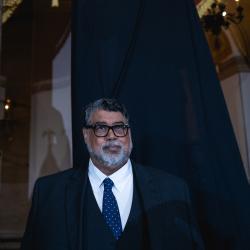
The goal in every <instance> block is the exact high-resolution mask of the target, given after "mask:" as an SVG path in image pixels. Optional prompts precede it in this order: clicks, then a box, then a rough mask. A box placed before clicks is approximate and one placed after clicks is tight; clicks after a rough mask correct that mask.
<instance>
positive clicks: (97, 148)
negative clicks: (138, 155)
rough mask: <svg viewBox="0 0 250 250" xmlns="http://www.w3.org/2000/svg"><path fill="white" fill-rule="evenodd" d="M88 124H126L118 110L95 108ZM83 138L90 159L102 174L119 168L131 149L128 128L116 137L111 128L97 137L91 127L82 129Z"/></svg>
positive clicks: (110, 172)
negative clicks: (122, 135)
mask: <svg viewBox="0 0 250 250" xmlns="http://www.w3.org/2000/svg"><path fill="white" fill-rule="evenodd" d="M90 124H91V125H95V124H102V125H103V124H105V125H108V126H113V125H118V124H127V121H126V119H125V117H124V116H123V115H122V113H120V112H109V111H105V110H97V111H95V112H94V113H93V114H92V115H91V117H90ZM83 135H84V140H85V143H86V145H87V148H88V151H89V154H90V157H91V160H92V161H93V163H94V164H95V166H96V167H98V168H99V169H100V170H101V171H102V172H103V173H104V174H106V175H110V174H112V173H114V172H115V171H117V170H118V169H119V168H121V167H122V166H123V165H124V164H125V163H126V162H127V161H128V158H129V156H130V153H131V150H132V140H131V133H130V129H129V130H128V133H127V135H126V136H124V137H117V136H115V134H114V133H113V131H112V129H110V130H109V132H108V134H107V136H105V137H97V136H96V135H95V134H94V131H93V129H85V128H84V129H83Z"/></svg>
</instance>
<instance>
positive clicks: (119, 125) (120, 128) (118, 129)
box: [113, 124, 125, 135]
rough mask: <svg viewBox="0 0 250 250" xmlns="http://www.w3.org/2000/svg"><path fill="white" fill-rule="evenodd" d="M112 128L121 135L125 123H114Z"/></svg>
mask: <svg viewBox="0 0 250 250" xmlns="http://www.w3.org/2000/svg"><path fill="white" fill-rule="evenodd" d="M113 129H114V131H115V133H116V134H118V135H123V134H124V129H125V125H124V124H117V125H114V126H113Z"/></svg>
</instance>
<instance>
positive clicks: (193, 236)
mask: <svg viewBox="0 0 250 250" xmlns="http://www.w3.org/2000/svg"><path fill="white" fill-rule="evenodd" d="M83 136H84V140H85V143H86V146H87V148H88V151H89V155H90V160H89V163H88V166H87V167H86V166H85V168H82V169H70V170H67V171H64V172H62V173H58V174H55V175H52V176H48V177H43V178H40V179H39V180H38V181H37V182H36V185H35V188H34V193H33V202H32V208H31V211H30V215H29V218H28V223H27V228H26V231H25V234H24V237H23V241H22V248H21V249H22V250H31V249H32V250H57V249H58V250H99V249H102V250H114V249H118V250H120V249H124V250H125V249H126V250H133V249H135V250H147V249H150V250H160V249H162V250H165V249H166V250H167V249H169V250H177V249H180V250H182V249H183V250H184V249H185V250H189V249H203V246H202V241H201V238H200V235H199V232H198V230H197V227H196V225H195V221H194V218H193V216H192V211H191V206H190V205H191V204H190V200H189V194H188V190H187V187H186V185H185V184H184V183H183V182H182V181H181V180H180V179H178V178H177V177H174V176H170V175H168V174H167V173H165V172H162V171H160V170H156V169H152V168H150V167H143V166H140V165H137V164H134V163H131V161H130V159H129V156H130V153H131V150H132V140H131V130H130V127H129V119H128V114H127V111H126V109H125V107H124V106H123V105H121V104H120V103H118V102H117V101H116V100H114V99H100V100H97V101H95V102H93V103H91V104H89V105H88V106H87V108H86V110H85V126H84V128H83Z"/></svg>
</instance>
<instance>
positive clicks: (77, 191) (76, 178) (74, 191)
mask: <svg viewBox="0 0 250 250" xmlns="http://www.w3.org/2000/svg"><path fill="white" fill-rule="evenodd" d="M87 177H88V175H87V171H86V170H83V169H77V170H75V172H74V174H73V175H72V176H71V177H70V179H69V180H68V183H67V186H66V193H65V195H66V197H65V207H66V225H67V235H69V245H70V249H72V250H76V249H80V244H79V243H80V242H81V238H80V237H79V235H80V233H81V231H82V222H83V218H82V216H83V200H84V196H85V190H86V185H87Z"/></svg>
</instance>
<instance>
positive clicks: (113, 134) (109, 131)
mask: <svg viewBox="0 0 250 250" xmlns="http://www.w3.org/2000/svg"><path fill="white" fill-rule="evenodd" d="M106 137H107V138H108V139H110V138H116V135H115V133H114V130H113V128H112V127H109V130H108V133H107V136H106Z"/></svg>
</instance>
